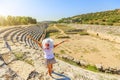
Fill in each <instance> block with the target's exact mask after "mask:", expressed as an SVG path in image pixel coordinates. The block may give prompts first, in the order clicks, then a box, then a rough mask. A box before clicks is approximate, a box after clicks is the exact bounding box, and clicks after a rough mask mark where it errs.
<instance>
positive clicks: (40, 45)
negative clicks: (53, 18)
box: [27, 35, 42, 47]
mask: <svg viewBox="0 0 120 80" xmlns="http://www.w3.org/2000/svg"><path fill="white" fill-rule="evenodd" d="M27 38H30V39H32V40H33V41H34V42H35V43H37V44H38V45H39V47H42V44H41V43H40V42H39V41H37V40H35V39H34V38H33V37H32V36H30V35H28V36H27Z"/></svg>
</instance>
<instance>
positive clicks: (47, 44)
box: [29, 36, 68, 77]
mask: <svg viewBox="0 0 120 80" xmlns="http://www.w3.org/2000/svg"><path fill="white" fill-rule="evenodd" d="M29 38H31V39H32V40H33V41H34V42H36V43H37V44H38V45H39V46H40V47H41V48H42V49H43V52H44V58H45V64H46V65H47V68H48V73H49V75H50V76H51V77H52V75H51V73H52V69H53V64H54V63H56V60H55V58H54V54H53V48H55V47H57V46H58V45H60V44H62V43H63V42H66V41H68V40H65V41H62V42H60V43H58V44H56V45H54V44H53V40H52V39H51V38H46V39H44V40H43V41H42V44H41V43H40V42H39V41H37V40H35V39H33V38H32V37H31V36H29Z"/></svg>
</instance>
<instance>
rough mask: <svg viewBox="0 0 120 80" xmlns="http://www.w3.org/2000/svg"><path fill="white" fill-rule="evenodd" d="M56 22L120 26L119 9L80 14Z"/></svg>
mask: <svg viewBox="0 0 120 80" xmlns="http://www.w3.org/2000/svg"><path fill="white" fill-rule="evenodd" d="M58 22H59V23H80V24H96V25H115V26H120V9H116V10H109V11H103V12H96V13H88V14H81V15H77V16H73V17H69V18H62V19H60V20H59V21H58Z"/></svg>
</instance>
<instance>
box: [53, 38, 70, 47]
mask: <svg viewBox="0 0 120 80" xmlns="http://www.w3.org/2000/svg"><path fill="white" fill-rule="evenodd" d="M67 41H68V40H64V41H62V42H60V43H58V44H55V45H54V48H55V47H57V46H58V45H60V44H62V43H64V42H67Z"/></svg>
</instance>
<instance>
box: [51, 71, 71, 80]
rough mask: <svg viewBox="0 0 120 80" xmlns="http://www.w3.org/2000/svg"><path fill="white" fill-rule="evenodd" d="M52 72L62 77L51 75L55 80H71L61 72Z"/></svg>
mask: <svg viewBox="0 0 120 80" xmlns="http://www.w3.org/2000/svg"><path fill="white" fill-rule="evenodd" d="M53 74H55V75H57V76H60V77H62V78H54V77H53V79H55V80H71V79H70V78H69V77H67V76H65V75H63V74H60V73H56V72H53Z"/></svg>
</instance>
